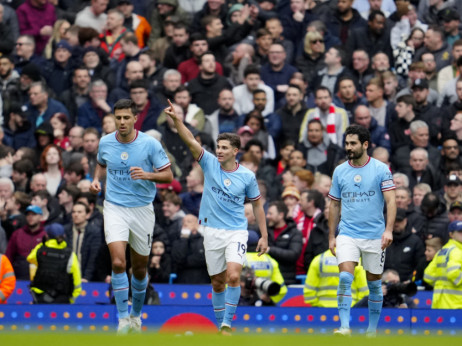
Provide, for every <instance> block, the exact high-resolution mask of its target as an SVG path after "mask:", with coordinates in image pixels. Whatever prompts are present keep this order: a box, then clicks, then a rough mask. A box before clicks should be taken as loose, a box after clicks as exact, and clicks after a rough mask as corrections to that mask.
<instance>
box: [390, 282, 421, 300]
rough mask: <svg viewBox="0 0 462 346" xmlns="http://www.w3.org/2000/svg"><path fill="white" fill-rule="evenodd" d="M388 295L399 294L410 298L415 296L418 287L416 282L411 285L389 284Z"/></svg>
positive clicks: (410, 283)
mask: <svg viewBox="0 0 462 346" xmlns="http://www.w3.org/2000/svg"><path fill="white" fill-rule="evenodd" d="M387 292H388V293H387V295H390V296H393V295H398V294H405V295H407V296H408V297H412V296H415V294H416V293H417V285H416V284H415V283H414V282H409V283H402V282H396V283H388V284H387Z"/></svg>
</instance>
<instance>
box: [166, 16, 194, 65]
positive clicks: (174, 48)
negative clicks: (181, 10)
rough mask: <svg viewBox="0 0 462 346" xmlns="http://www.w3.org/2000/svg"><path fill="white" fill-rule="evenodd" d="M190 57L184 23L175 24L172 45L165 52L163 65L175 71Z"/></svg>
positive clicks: (187, 34) (187, 33)
mask: <svg viewBox="0 0 462 346" xmlns="http://www.w3.org/2000/svg"><path fill="white" fill-rule="evenodd" d="M190 57H191V50H190V44H189V32H188V27H187V26H186V24H185V23H182V22H179V23H176V24H175V25H174V27H173V38H172V43H171V44H170V45H169V47H168V48H167V50H166V51H165V57H164V60H163V64H164V66H165V67H166V68H172V69H176V68H178V66H179V65H180V64H181V63H182V62H183V61H186V60H188V59H189V58H190Z"/></svg>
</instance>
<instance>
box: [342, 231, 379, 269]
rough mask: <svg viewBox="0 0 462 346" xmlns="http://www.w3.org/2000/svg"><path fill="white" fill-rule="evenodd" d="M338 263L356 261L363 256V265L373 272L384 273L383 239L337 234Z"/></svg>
mask: <svg viewBox="0 0 462 346" xmlns="http://www.w3.org/2000/svg"><path fill="white" fill-rule="evenodd" d="M335 251H336V253H337V263H338V264H340V263H343V262H356V263H359V258H360V257H361V258H362V262H361V264H362V266H363V267H364V269H365V270H366V271H368V272H369V273H371V274H382V273H383V266H384V263H385V250H382V239H358V238H351V237H348V236H346V235H339V236H337V249H336V250H335Z"/></svg>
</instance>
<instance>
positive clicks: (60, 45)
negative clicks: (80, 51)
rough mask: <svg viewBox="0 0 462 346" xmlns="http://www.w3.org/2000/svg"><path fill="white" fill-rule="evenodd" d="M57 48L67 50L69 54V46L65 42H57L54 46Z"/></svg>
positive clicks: (70, 49) (70, 48)
mask: <svg viewBox="0 0 462 346" xmlns="http://www.w3.org/2000/svg"><path fill="white" fill-rule="evenodd" d="M58 48H64V49H67V50H68V51H69V52H70V51H72V47H71V45H70V44H69V43H68V42H67V41H66V40H61V41H59V42H58V44H57V45H56V49H58Z"/></svg>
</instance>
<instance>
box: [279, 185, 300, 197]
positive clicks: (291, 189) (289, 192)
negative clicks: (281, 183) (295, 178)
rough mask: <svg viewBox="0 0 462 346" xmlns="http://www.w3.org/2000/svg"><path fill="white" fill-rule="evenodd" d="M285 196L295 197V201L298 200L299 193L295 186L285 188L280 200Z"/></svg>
mask: <svg viewBox="0 0 462 346" xmlns="http://www.w3.org/2000/svg"><path fill="white" fill-rule="evenodd" d="M287 196H292V197H295V198H296V199H298V200H300V192H299V191H298V189H297V188H296V187H295V186H287V187H286V188H285V189H284V191H283V192H282V195H281V197H282V199H284V198H285V197H287Z"/></svg>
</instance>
